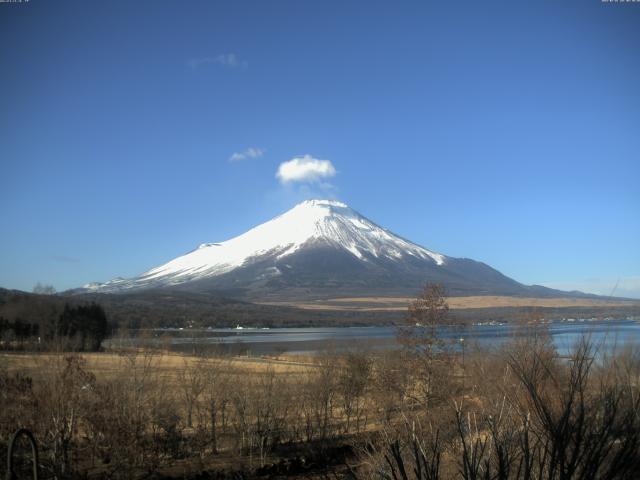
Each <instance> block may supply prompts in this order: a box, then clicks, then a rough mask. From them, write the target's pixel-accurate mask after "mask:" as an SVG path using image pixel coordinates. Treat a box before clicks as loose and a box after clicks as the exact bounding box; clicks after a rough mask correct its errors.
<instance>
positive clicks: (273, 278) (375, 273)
mask: <svg viewBox="0 0 640 480" xmlns="http://www.w3.org/2000/svg"><path fill="white" fill-rule="evenodd" d="M426 282H433V283H442V284H444V286H445V287H446V288H447V289H448V291H449V293H450V294H451V295H458V296H460V295H519V296H545V297H548V296H567V295H569V294H567V293H566V292H559V291H555V290H551V289H547V288H543V287H535V286H534V287H531V286H526V285H523V284H521V283H519V282H517V281H515V280H513V279H511V278H509V277H507V276H505V275H503V274H501V273H500V272H498V271H497V270H495V269H493V268H491V267H490V266H489V265H486V264H484V263H481V262H477V261H474V260H470V259H466V258H454V257H448V256H446V255H442V254H440V253H436V252H433V251H431V250H428V249H426V248H424V247H422V246H420V245H417V244H415V243H412V242H410V241H408V240H406V239H404V238H402V237H399V236H398V235H395V234H393V233H392V232H390V231H389V230H386V229H384V228H382V227H380V226H378V225H376V224H375V223H373V222H372V221H370V220H369V219H367V218H365V217H363V216H362V215H360V214H359V213H358V212H356V211H354V210H352V209H351V208H349V207H348V206H346V205H344V204H342V203H339V202H335V201H328V200H312V201H307V202H303V203H301V204H299V205H297V206H296V207H294V208H293V209H291V210H290V211H288V212H286V213H284V214H283V215H280V216H279V217H276V218H275V219H273V220H270V221H268V222H266V223H263V224H261V225H259V226H257V227H255V228H253V229H251V230H249V231H248V232H246V233H245V234H243V235H240V236H238V237H236V238H233V239H231V240H228V241H226V242H222V243H206V244H202V245H200V247H198V248H196V249H195V250H192V251H191V252H189V253H187V254H185V255H182V256H180V257H178V258H175V259H173V260H171V261H170V262H167V263H166V264H164V265H161V266H159V267H156V268H153V269H151V270H149V271H148V272H146V273H143V274H141V275H140V276H138V277H135V278H131V279H115V280H112V281H110V282H106V283H103V284H90V285H86V286H85V287H84V288H82V289H78V291H77V292H76V293H91V292H96V293H124V292H133V291H142V290H145V289H159V288H165V289H166V288H177V289H179V290H182V291H189V292H200V293H201V292H206V293H211V292H231V294H232V295H233V296H240V297H242V298H246V299H251V300H270V299H279V300H282V299H289V300H295V299H298V298H306V299H310V298H323V297H336V296H371V295H410V296H412V295H414V294H415V293H416V292H417V291H418V290H419V288H420V287H421V286H422V285H424V284H425V283H426ZM571 295H575V294H571Z"/></svg>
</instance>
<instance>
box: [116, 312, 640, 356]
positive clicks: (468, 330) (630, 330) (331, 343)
mask: <svg viewBox="0 0 640 480" xmlns="http://www.w3.org/2000/svg"><path fill="white" fill-rule="evenodd" d="M416 328H419V327H416ZM548 328H549V333H550V334H551V337H552V339H553V341H554V343H555V345H556V348H557V349H558V351H559V352H560V353H561V354H566V353H568V352H569V351H570V350H571V348H572V347H573V346H574V345H575V344H576V342H577V341H578V340H579V339H580V338H581V337H582V336H583V335H585V334H586V335H589V336H590V338H591V339H592V340H593V341H594V342H595V343H596V344H597V345H599V346H600V347H601V348H604V349H611V348H614V347H623V346H625V345H628V344H637V345H639V346H640V321H638V320H633V319H608V320H582V319H576V320H570V321H564V322H554V323H551V324H549V325H548ZM397 333H398V329H397V327H393V326H383V327H317V328H311V327H309V328H271V329H259V328H232V329H230V328H209V329H163V330H154V331H153V333H152V336H151V337H150V338H149V337H147V338H144V339H143V338H138V339H134V340H133V343H135V344H138V345H142V344H150V343H160V342H165V343H169V344H170V345H171V348H172V349H175V350H179V351H190V350H195V349H196V348H198V349H201V348H217V349H223V350H225V351H228V352H230V353H237V354H246V353H249V354H269V353H284V352H286V353H294V354H295V353H317V352H319V351H322V350H325V349H327V348H335V349H337V350H348V349H350V348H354V349H355V348H374V349H380V348H394V347H397V340H396V335H397ZM521 333H522V329H521V328H519V327H515V326H513V325H510V324H487V325H473V326H469V327H465V328H458V327H456V328H453V327H444V328H441V329H439V331H438V335H439V336H440V337H441V338H442V339H443V340H446V341H449V342H450V343H454V344H457V345H459V346H461V345H462V342H461V339H464V340H463V342H464V345H465V347H467V348H472V347H473V346H474V345H477V346H480V347H495V346H499V345H500V344H502V343H504V342H506V341H508V340H510V339H512V338H513V337H514V336H515V335H518V334H521ZM118 341H119V340H116V339H113V340H111V342H113V343H115V342H118ZM458 348H459V347H458Z"/></svg>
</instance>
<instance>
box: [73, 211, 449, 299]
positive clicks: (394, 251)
mask: <svg viewBox="0 0 640 480" xmlns="http://www.w3.org/2000/svg"><path fill="white" fill-rule="evenodd" d="M317 240H322V241H324V242H327V243H329V244H331V245H333V246H335V247H337V248H342V249H345V250H347V251H349V252H350V253H351V254H352V255H354V256H355V257H356V258H358V259H359V260H361V261H367V259H368V257H369V256H372V257H375V258H380V257H386V258H389V259H391V260H394V261H399V260H401V259H402V258H403V257H404V256H406V255H410V256H413V257H417V258H421V259H428V260H430V261H433V262H434V263H435V264H436V265H444V264H445V262H446V257H445V256H444V255H441V254H439V253H435V252H432V251H430V250H427V249H426V248H423V247H420V246H419V245H416V244H414V243H411V242H409V241H407V240H404V239H403V238H401V237H398V236H397V235H394V234H393V233H391V232H390V231H388V230H386V229H384V228H381V227H379V226H378V225H376V224H375V223H373V222H371V221H370V220H368V219H367V218H365V217H363V216H362V215H360V214H359V213H357V212H356V211H355V210H353V209H351V208H349V207H348V206H347V205H345V204H344V203H341V202H337V201H333V200H308V201H305V202H302V203H300V204H298V205H296V206H295V207H294V208H292V209H291V210H289V211H288V212H286V213H284V214H282V215H280V216H278V217H276V218H274V219H272V220H270V221H268V222H265V223H263V224H261V225H258V226H257V227H255V228H252V229H251V230H249V231H247V232H246V233H244V234H242V235H240V236H238V237H235V238H232V239H230V240H227V241H225V242H221V243H203V244H201V245H200V246H199V247H198V248H196V249H195V250H193V251H191V252H189V253H187V254H185V255H182V256H180V257H178V258H176V259H174V260H171V261H170V262H167V263H165V264H164V265H161V266H159V267H157V268H153V269H151V270H149V271H147V272H145V273H143V274H142V275H140V276H139V277H137V278H133V279H129V280H126V279H114V280H111V281H109V282H106V283H103V284H89V285H86V286H85V288H87V289H88V290H92V291H119V290H124V289H130V288H142V287H145V286H164V285H175V284H180V283H184V282H188V281H192V280H198V279H201V278H207V277H214V276H217V275H222V274H224V273H227V272H230V271H232V270H234V269H236V268H238V267H240V266H242V265H243V264H245V263H247V262H249V261H250V260H251V259H254V258H256V257H260V256H263V255H273V256H275V257H276V258H278V259H282V258H285V257H287V256H289V255H291V254H292V253H294V252H296V251H298V250H299V249H301V248H303V247H304V246H305V245H306V244H309V243H310V242H314V241H317ZM270 273H271V275H273V274H275V275H278V274H279V273H280V272H279V271H278V272H277V273H276V272H275V271H272V272H270Z"/></svg>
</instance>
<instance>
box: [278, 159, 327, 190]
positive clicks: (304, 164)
mask: <svg viewBox="0 0 640 480" xmlns="http://www.w3.org/2000/svg"><path fill="white" fill-rule="evenodd" d="M335 174H336V169H335V167H334V166H333V164H332V163H331V162H330V161H329V160H318V159H317V158H313V157H312V156H311V155H304V156H303V157H296V158H293V159H291V160H289V161H287V162H282V163H281V164H280V166H279V167H278V171H277V173H276V178H277V179H278V180H280V183H283V184H287V183H293V182H309V183H313V182H318V181H319V180H321V179H323V178H331V177H333V176H335Z"/></svg>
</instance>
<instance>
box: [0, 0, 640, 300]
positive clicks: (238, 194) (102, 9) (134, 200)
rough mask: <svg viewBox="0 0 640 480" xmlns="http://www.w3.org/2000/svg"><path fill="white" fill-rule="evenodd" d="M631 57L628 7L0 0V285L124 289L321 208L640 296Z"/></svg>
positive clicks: (638, 163)
mask: <svg viewBox="0 0 640 480" xmlns="http://www.w3.org/2000/svg"><path fill="white" fill-rule="evenodd" d="M638 52H640V4H634V3H628V4H626V3H601V2H600V1H598V0H588V1H587V0H581V1H563V2H558V1H538V2H513V1H510V2H507V1H504V2H495V1H491V0H488V1H484V2H478V1H468V2H466V1H457V2H426V1H420V2H375V1H366V2H343V1H336V2H330V1H327V2H310V1H273V2H266V1H256V2H244V1H238V0H234V1H227V2H224V1H216V2H209V1H202V2H199V1H186V2H185V1H180V2H178V1H163V2H158V1H152V2H151V1H137V2H131V1H111V2H81V1H75V2H71V1H56V2H52V1H44V0H31V1H29V2H26V3H15V4H14V3H0V67H1V70H0V71H1V72H2V74H1V75H0V86H1V89H0V105H1V107H0V167H1V169H0V214H1V216H2V223H1V225H2V227H1V230H0V286H2V287H7V288H18V289H25V290H30V289H31V288H32V287H33V285H34V284H35V283H36V282H44V283H49V284H53V285H54V286H55V287H56V288H58V289H59V290H62V289H66V288H70V287H75V286H79V285H82V284H84V283H87V282H89V281H105V280H108V279H110V278H113V277H115V276H132V275H135V274H137V273H140V272H142V271H145V270H147V269H148V268H150V267H153V266H156V265H158V264H160V263H163V262H165V261H167V260H169V259H171V258H173V257H175V256H177V255H180V254H182V253H184V252H186V251H188V250H190V249H192V248H194V247H195V246H196V245H198V244H199V243H202V242H209V241H220V240H225V239H227V238H230V237H232V236H235V235H237V234H240V233H242V232H244V231H245V230H247V229H248V228H250V227H252V226H254V225H256V224H258V223H260V222H263V221H265V220H268V219H269V218H271V217H273V216H275V215H276V214H279V213H281V212H283V211H285V210H287V209H288V208H290V207H292V206H293V205H295V204H296V203H297V202H298V201H300V200H302V199H304V198H308V197H332V198H337V199H340V200H342V201H344V202H346V203H348V204H349V205H350V206H352V207H353V208H355V209H357V210H358V211H360V212H361V213H362V214H364V215H366V216H368V217H369V218H371V219H372V220H374V221H376V222H377V223H379V224H381V225H383V226H385V227H387V228H389V229H391V230H393V231H394V232H396V233H398V234H400V235H402V236H404V237H407V238H409V239H411V240H413V241H415V242H417V243H420V244H422V245H424V246H426V247H428V248H430V249H432V250H435V251H439V252H442V253H445V254H448V255H453V256H464V257H470V258H474V259H477V260H481V261H484V262H486V263H488V264H490V265H492V266H493V267H495V268H497V269H499V270H500V271H502V272H503V273H505V274H507V275H509V276H511V277H514V278H515V279H517V280H519V281H522V282H524V283H539V284H547V285H551V286H556V287H561V288H580V289H584V290H587V291H595V292H597V293H609V292H610V291H611V289H613V287H614V286H615V284H616V283H618V289H617V291H616V293H617V294H620V295H622V294H624V295H634V296H637V297H640V91H639V86H640V55H639V54H638ZM305 156H307V157H305ZM296 158H298V159H299V160H298V161H299V162H300V161H302V160H300V159H305V158H306V159H307V160H309V162H311V163H309V162H307V165H306V167H305V166H304V165H303V166H302V167H303V168H302V173H300V171H298V173H300V174H299V175H297V176H295V175H294V177H295V178H294V177H287V178H283V177H282V176H279V177H277V176H276V173H277V172H278V171H279V168H280V167H281V165H282V164H283V163H284V162H287V161H290V160H292V159H296ZM315 160H326V161H328V162H330V163H313V162H314V161H315ZM303 163H304V162H303ZM289 165H290V166H291V164H289ZM307 167H309V168H311V170H310V171H312V172H315V176H311V177H310V176H308V175H306V173H308V171H307V170H308V169H307V170H305V168H307ZM305 172H306V173H305Z"/></svg>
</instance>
